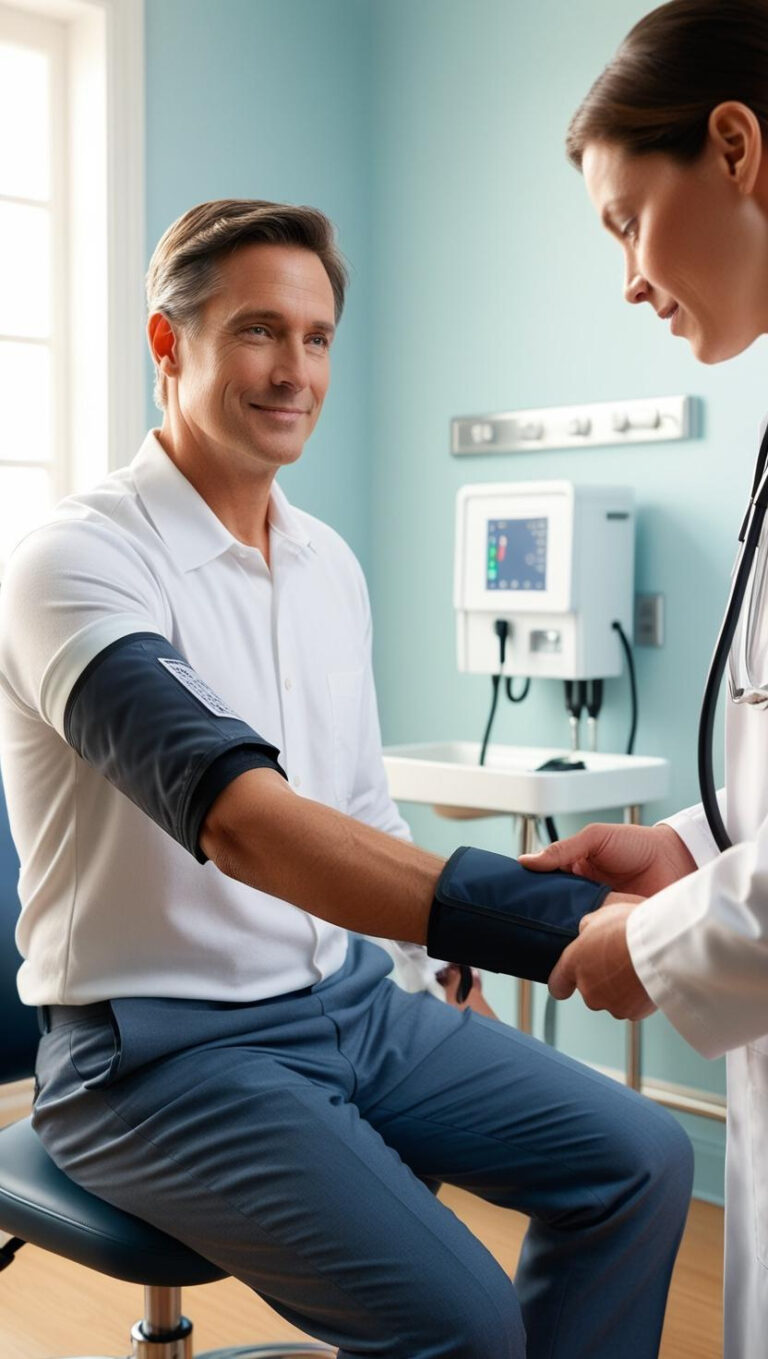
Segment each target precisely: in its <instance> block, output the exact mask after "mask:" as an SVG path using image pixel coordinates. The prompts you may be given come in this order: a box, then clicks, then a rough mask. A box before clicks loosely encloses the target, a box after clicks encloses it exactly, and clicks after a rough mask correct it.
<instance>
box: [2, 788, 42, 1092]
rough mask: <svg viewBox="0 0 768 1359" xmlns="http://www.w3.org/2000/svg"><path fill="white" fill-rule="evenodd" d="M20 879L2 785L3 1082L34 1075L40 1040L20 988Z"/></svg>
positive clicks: (33, 1013)
mask: <svg viewBox="0 0 768 1359" xmlns="http://www.w3.org/2000/svg"><path fill="white" fill-rule="evenodd" d="M18 881H19V859H18V855H17V853H16V849H15V846H14V843H13V840H12V839H11V830H10V826H9V825H8V812H7V809H6V805H5V795H4V793H3V789H2V786H1V785H0V1082H4V1081H19V1080H21V1079H22V1078H23V1077H25V1076H31V1075H32V1072H33V1071H34V1069H35V1053H36V1052H37V1045H38V1042H39V1041H40V1034H39V1032H38V1027H37V1011H36V1010H33V1009H31V1008H30V1006H28V1005H22V1003H21V1001H20V1000H19V993H18V991H17V989H16V973H17V972H18V970H19V967H20V966H21V957H20V956H19V951H18V949H17V948H16V945H15V943H14V939H13V935H14V931H15V929H16V922H17V920H18V918H19V897H18V890H17V885H18Z"/></svg>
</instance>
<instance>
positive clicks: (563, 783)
mask: <svg viewBox="0 0 768 1359" xmlns="http://www.w3.org/2000/svg"><path fill="white" fill-rule="evenodd" d="M558 756H561V757H562V756H564V757H565V758H567V759H576V760H583V761H584V764H585V765H586V766H587V767H586V769H582V770H569V771H546V772H542V771H540V770H539V769H538V766H539V765H541V764H543V763H544V762H545V761H546V760H550V759H553V758H555V757H558ZM479 758H480V744H479V742H477V741H437V742H427V743H425V744H417V745H404V746H387V747H386V748H385V750H384V766H385V768H386V771H387V778H388V780H389V791H390V794H391V796H392V797H393V798H394V799H395V801H398V802H427V803H431V804H432V805H433V806H437V807H438V808H439V809H440V810H442V809H443V808H444V809H445V812H446V814H447V815H452V816H456V815H457V813H458V815H459V816H460V815H461V814H462V813H464V814H465V815H472V814H473V813H475V814H477V815H481V814H485V815H487V816H493V815H502V814H507V815H509V814H512V815H518V816H539V817H542V816H557V815H559V814H561V813H567V812H591V811H595V810H597V809H599V808H601V807H629V806H634V805H642V804H643V803H645V802H653V801H655V800H656V799H657V798H662V797H664V796H665V795H666V794H667V793H668V792H669V782H670V778H669V775H670V765H669V761H668V760H662V759H659V758H657V757H653V756H646V755H607V754H606V755H603V754H601V753H597V752H594V751H584V750H578V751H568V750H563V749H562V747H560V748H554V747H553V748H549V747H544V746H489V747H488V750H487V753H486V762H485V764H484V765H482V766H481V765H479V764H478V760H479Z"/></svg>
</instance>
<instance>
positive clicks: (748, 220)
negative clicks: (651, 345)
mask: <svg viewBox="0 0 768 1359" xmlns="http://www.w3.org/2000/svg"><path fill="white" fill-rule="evenodd" d="M582 168H583V172H584V180H585V183H586V186H587V190H588V193H589V196H590V198H591V199H592V202H593V204H594V206H595V208H596V210H597V212H598V213H599V215H600V218H601V220H602V222H603V225H604V226H605V227H606V228H607V230H608V231H610V233H611V234H612V235H613V236H615V238H616V240H617V241H618V242H619V244H620V245H621V247H622V249H623V251H624V262H625V274H624V296H625V298H626V300H627V301H628V302H631V303H639V302H648V303H649V304H650V305H651V306H652V307H653V309H654V311H655V312H656V314H657V316H658V317H659V318H660V319H661V320H662V321H665V322H666V323H667V324H668V325H669V328H670V330H671V332H672V334H673V335H680V336H682V337H683V338H684V339H686V340H687V341H688V343H689V344H690V346H691V349H692V350H693V353H694V354H695V356H696V358H697V359H701V361H702V362H703V363H719V362H720V361H721V360H723V359H728V358H731V357H733V355H735V354H739V353H741V351H742V350H744V349H746V348H747V346H748V345H750V344H751V343H752V341H753V340H755V339H756V338H757V336H758V335H760V334H762V333H763V332H764V331H765V330H767V329H768V230H767V229H766V217H765V213H764V211H763V209H762V208H761V206H760V204H759V202H758V201H757V200H756V199H755V197H754V196H752V195H745V194H743V193H739V192H738V190H737V189H736V187H735V185H734V183H733V181H732V180H731V179H729V177H728V174H727V170H726V171H725V172H724V167H723V163H722V162H721V159H720V157H719V156H718V154H717V152H716V150H715V148H714V147H713V146H712V145H711V143H710V142H708V143H707V144H706V145H705V149H704V150H703V151H702V153H701V155H700V156H699V157H698V158H697V160H695V161H693V162H692V163H690V164H683V163H680V162H679V161H677V160H674V159H673V158H672V157H671V156H668V155H665V154H662V153H660V152H652V153H649V154H647V155H636V154H630V153H629V152H628V151H626V150H625V149H624V147H622V146H620V145H618V144H617V143H614V142H606V141H594V142H590V143H589V144H588V145H587V147H586V149H585V151H584V157H583V163H582Z"/></svg>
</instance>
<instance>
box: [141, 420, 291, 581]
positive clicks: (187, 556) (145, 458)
mask: <svg viewBox="0 0 768 1359" xmlns="http://www.w3.org/2000/svg"><path fill="white" fill-rule="evenodd" d="M131 471H132V473H133V476H134V480H135V483H136V488H137V490H138V493H139V496H140V498H141V500H142V502H143V504H144V506H145V508H146V510H147V512H148V514H149V516H150V518H151V519H152V522H153V523H154V525H155V527H156V529H157V531H158V533H159V534H160V536H161V537H162V539H163V541H164V542H165V543H166V545H167V547H168V549H169V551H170V552H171V555H172V556H173V558H174V560H175V561H176V562H177V563H178V565H179V566H180V567H181V569H182V571H193V570H194V569H195V567H198V566H203V565H204V564H205V563H206V562H209V561H212V560H213V559H214V557H219V556H221V555H222V554H223V553H224V552H228V551H229V550H230V548H232V547H240V546H242V545H241V544H240V543H239V542H238V540H237V539H236V538H235V536H234V534H232V533H230V531H229V529H228V528H227V527H226V526H225V525H224V524H223V523H222V522H221V520H220V519H219V518H218V517H217V515H215V514H214V512H213V510H212V509H211V507H210V505H209V504H208V503H207V501H205V500H204V499H203V497H202V496H201V495H200V494H199V492H198V491H196V490H195V488H194V486H193V485H192V483H191V481H188V480H187V478H186V477H185V476H184V473H183V472H181V471H179V468H178V467H177V466H176V464H175V462H173V461H172V459H171V458H169V457H168V454H167V453H166V451H165V449H164V448H163V446H162V444H161V443H160V440H159V439H158V437H157V433H156V431H155V430H150V431H149V433H148V434H147V436H146V438H145V440H144V442H143V444H142V445H141V448H140V449H139V451H138V453H137V454H136V457H135V458H134V459H133V462H132V463H131ZM269 524H270V530H271V532H272V533H273V534H277V535H278V536H279V537H280V538H281V539H285V540H286V541H287V542H288V543H289V544H291V545H292V546H293V548H294V549H295V550H296V551H302V550H304V549H310V550H314V549H313V545H312V543H311V541H310V538H309V535H308V534H307V532H306V530H305V528H304V526H303V524H302V522H301V519H300V517H299V515H298V514H297V513H296V511H295V510H294V508H293V506H292V505H291V504H290V503H289V501H288V498H287V496H286V495H285V492H284V491H283V490H282V489H281V488H280V487H279V486H278V485H277V484H276V483H275V482H273V483H272V490H271V492H270V501H269Z"/></svg>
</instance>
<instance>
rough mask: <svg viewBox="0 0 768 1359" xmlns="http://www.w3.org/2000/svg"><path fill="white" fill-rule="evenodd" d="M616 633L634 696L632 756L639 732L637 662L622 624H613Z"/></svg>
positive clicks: (628, 744)
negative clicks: (625, 661) (622, 650)
mask: <svg viewBox="0 0 768 1359" xmlns="http://www.w3.org/2000/svg"><path fill="white" fill-rule="evenodd" d="M611 627H612V628H613V629H614V632H618V634H619V638H620V640H621V645H622V646H623V648H624V655H625V656H626V658H627V668H628V670H629V687H630V691H631V694H632V722H631V725H630V728H629V740H628V741H627V754H628V755H631V754H632V751H633V750H634V748H635V732H636V731H637V678H636V676H635V662H634V660H633V657H632V648H631V646H630V645H629V642H628V640H627V634H626V633H625V631H624V629H623V627H622V626H621V623H612V624H611Z"/></svg>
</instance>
